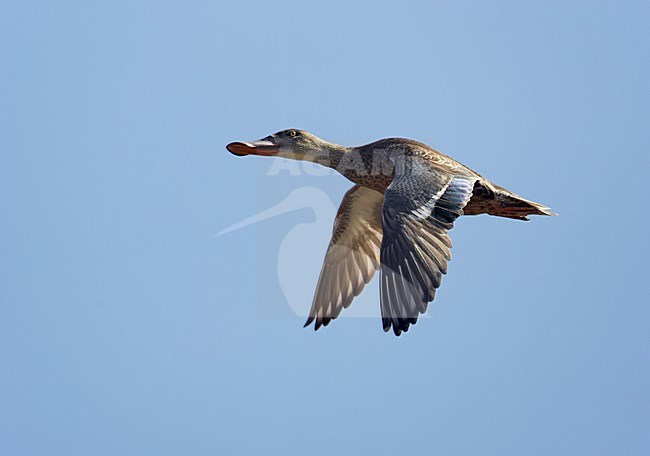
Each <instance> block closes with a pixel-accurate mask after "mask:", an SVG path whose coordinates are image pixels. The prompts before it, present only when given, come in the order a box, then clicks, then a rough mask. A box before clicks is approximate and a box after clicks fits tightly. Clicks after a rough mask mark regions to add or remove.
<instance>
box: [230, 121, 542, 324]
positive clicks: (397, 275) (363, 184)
mask: <svg viewBox="0 0 650 456" xmlns="http://www.w3.org/2000/svg"><path fill="white" fill-rule="evenodd" d="M227 148H228V150H229V151H230V152H232V153H233V154H235V155H273V156H282V157H285V158H293V159H298V160H307V161H312V162H316V163H320V164H322V165H324V166H328V167H331V168H333V169H335V170H337V171H338V172H340V173H341V174H342V175H344V176H345V177H346V178H348V179H349V180H350V181H352V182H354V183H355V184H356V185H355V186H353V187H352V188H351V189H350V190H349V191H348V192H347V193H346V194H345V196H344V198H343V201H342V202H341V205H340V207H339V211H338V213H337V216H336V220H335V222H334V230H333V234H332V239H331V241H330V245H329V248H328V250H327V254H326V256H325V261H324V264H323V268H322V270H321V274H320V278H319V281H318V285H317V287H316V293H315V296H314V302H313V304H312V309H311V311H310V316H309V318H308V320H307V323H306V324H305V326H307V325H309V324H310V323H311V322H312V321H314V320H315V321H316V323H315V329H318V328H319V327H320V326H321V325H323V326H326V325H327V324H328V323H329V322H330V321H331V320H332V319H334V318H336V317H337V316H338V315H339V313H340V312H341V310H342V309H343V308H346V307H348V306H349V305H350V303H351V302H352V299H353V298H354V296H357V295H358V294H359V293H360V292H361V290H362V289H363V287H364V286H365V284H366V283H368V282H369V281H370V280H371V279H372V276H373V275H374V272H375V270H377V269H381V288H380V292H381V293H380V294H381V310H382V320H383V327H384V330H385V331H388V330H389V329H390V328H391V327H392V329H393V331H394V333H395V334H396V335H400V334H401V333H402V332H403V331H404V332H405V331H408V328H409V325H410V324H415V322H416V321H417V317H418V315H419V314H420V313H423V312H425V311H426V308H427V304H428V303H429V302H430V301H432V300H433V298H434V295H435V290H436V289H437V288H438V287H439V286H440V281H441V278H442V275H443V274H445V273H446V272H447V262H448V261H449V260H450V259H451V255H450V249H451V241H450V240H449V237H448V235H447V231H448V230H449V229H451V228H452V227H453V222H454V221H455V220H456V218H458V217H459V216H460V215H476V214H483V213H486V214H490V215H496V216H500V217H508V218H514V219H520V220H527V216H528V215H554V214H553V213H551V212H549V210H548V208H547V207H545V206H542V205H540V204H537V203H533V202H531V201H527V200H525V199H523V198H520V197H519V196H517V195H515V194H513V193H511V192H509V191H508V190H506V189H504V188H502V187H499V186H497V185H494V184H492V183H491V182H489V181H488V180H486V179H484V178H483V177H482V176H481V175H479V174H478V173H476V172H474V171H472V170H471V169H469V168H468V167H466V166H465V165H463V164H461V163H459V162H457V161H456V160H454V159H452V158H450V157H448V156H446V155H444V154H441V153H440V152H438V151H436V150H434V149H432V148H431V147H429V146H427V145H425V144H422V143H419V142H417V141H413V140H410V139H403V138H389V139H382V140H379V141H376V142H373V143H370V144H366V145H364V146H358V147H343V146H339V145H336V144H332V143H328V142H326V141H323V140H321V139H320V138H317V137H315V136H313V135H311V134H309V133H307V132H303V131H299V130H284V131H281V132H278V133H276V134H274V135H271V136H268V137H266V138H264V139H262V140H260V141H256V142H252V143H240V142H239V143H231V144H229V145H228V146H227Z"/></svg>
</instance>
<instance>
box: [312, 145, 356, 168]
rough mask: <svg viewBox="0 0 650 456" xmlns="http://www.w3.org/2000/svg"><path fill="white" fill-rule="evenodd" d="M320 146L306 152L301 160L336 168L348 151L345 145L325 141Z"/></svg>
mask: <svg viewBox="0 0 650 456" xmlns="http://www.w3.org/2000/svg"><path fill="white" fill-rule="evenodd" d="M320 146H321V147H319V148H318V149H312V150H310V151H309V152H307V153H306V154H305V156H304V157H303V160H305V161H310V162H312V163H318V164H319V165H323V166H327V167H328V168H332V169H337V168H338V167H339V164H340V163H341V160H342V159H343V156H344V155H345V154H346V153H347V152H348V148H347V147H344V146H339V145H338V144H333V143H328V142H325V141H323V143H322V144H321V145H320Z"/></svg>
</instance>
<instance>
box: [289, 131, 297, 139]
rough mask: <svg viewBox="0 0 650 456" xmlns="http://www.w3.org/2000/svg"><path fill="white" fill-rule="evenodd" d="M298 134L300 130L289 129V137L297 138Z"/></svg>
mask: <svg viewBox="0 0 650 456" xmlns="http://www.w3.org/2000/svg"><path fill="white" fill-rule="evenodd" d="M296 136H298V132H297V131H296V130H289V137H291V138H295V137H296Z"/></svg>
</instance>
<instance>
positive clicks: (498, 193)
mask: <svg viewBox="0 0 650 456" xmlns="http://www.w3.org/2000/svg"><path fill="white" fill-rule="evenodd" d="M464 213H465V214H466V215H474V214H481V213H487V214H490V215H495V216H497V217H506V218H511V219H516V220H528V216H529V215H549V216H553V215H557V214H554V213H553V212H551V210H550V208H549V207H547V206H544V205H542V204H539V203H535V202H533V201H528V200H527V199H524V198H522V197H520V196H518V195H515V194H514V193H512V192H510V191H508V190H506V189H505V188H503V187H499V186H498V185H494V184H492V183H488V182H485V181H483V182H481V181H478V182H476V184H475V185H474V194H473V195H472V199H471V200H470V202H469V203H468V204H467V206H465V210H464Z"/></svg>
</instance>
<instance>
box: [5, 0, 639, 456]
mask: <svg viewBox="0 0 650 456" xmlns="http://www.w3.org/2000/svg"><path fill="white" fill-rule="evenodd" d="M0 11H1V14H0V24H1V27H0V29H1V30H2V32H1V33H2V37H3V39H2V40H0V59H1V61H2V65H0V185H1V187H0V210H1V212H2V218H1V220H0V234H1V237H2V243H1V250H0V266H1V268H2V274H0V290H2V292H1V294H0V297H1V302H0V363H1V366H2V375H0V453H2V454H11V455H52V454H66V455H77V454H78V455H87V454H97V455H114V454H134V455H135V454H137V455H143V454H155V455H176V454H192V455H212V454H255V453H257V454H259V453H263V454H268V453H273V454H281V453H297V452H300V453H309V454H332V453H343V454H402V453H404V454H412V453H421V452H424V451H426V452H430V453H432V454H444V455H476V454H499V455H509V454H512V455H521V454H526V455H548V454H571V455H600V454H602V455H609V454H625V455H645V454H648V452H650V437H648V433H647V423H648V422H649V421H650V393H649V391H648V385H649V384H650V366H649V364H648V359H650V352H649V350H650V310H649V307H648V303H650V293H649V292H648V287H647V286H646V284H645V281H647V280H648V279H647V271H648V268H647V258H648V254H649V253H650V252H649V249H648V244H649V243H648V239H647V236H648V233H649V232H650V218H649V217H648V215H647V210H646V207H645V206H646V202H647V201H648V197H650V195H649V192H648V187H647V184H646V181H647V176H648V172H649V171H650V167H649V160H648V151H649V150H650V135H649V133H648V125H649V124H650V103H649V102H648V100H650V85H648V80H649V79H650V55H648V54H649V51H648V49H650V48H649V46H648V42H649V38H650V32H649V31H648V27H647V24H648V21H649V20H650V7H649V6H648V3H647V2H625V3H615V2H570V3H569V4H567V2H533V1H526V2H525V1H520V2H516V1H498V2H496V1H495V2H486V1H483V2H460V3H459V2H438V3H435V2H433V3H432V2H422V3H417V2H416V3H410V4H402V3H392V4H389V3H382V4H378V3H371V2H350V3H344V2H334V3H328V4H326V5H325V4H312V3H309V2H307V3H300V2H273V3H269V4H263V3H255V2H232V3H223V2H201V1H196V2H110V3H105V4H100V3H98V2H56V4H55V3H53V2H3V4H2V6H1V7H0ZM289 127H292V128H293V127H295V128H302V129H306V130H309V131H311V132H313V133H314V134H317V135H318V136H321V137H323V138H325V139H328V140H330V141H333V142H338V143H341V144H347V145H354V144H363V143H366V142H370V141H372V140H375V139H378V138H381V137H387V136H406V137H411V138H414V139H418V140H420V141H423V142H426V143H428V144H430V145H432V146H434V147H436V148H438V149H439V150H441V151H443V152H445V153H447V154H449V155H452V156H453V157H455V158H456V159H458V160H460V161H461V162H463V163H465V164H467V165H468V166H470V167H471V168H473V169H475V170H477V171H478V172H480V173H481V174H483V175H484V176H486V177H487V178H488V179H490V180H492V181H493V182H496V183H497V184H499V185H502V186H504V187H506V188H509V189H511V190H512V191H514V192H515V193H518V194H521V195H522V196H524V197H527V198H530V199H533V200H535V201H539V202H541V203H544V204H547V205H549V206H551V207H552V208H553V209H554V210H555V211H556V212H558V213H559V214H560V217H556V218H552V219H551V218H543V219H542V218H539V217H538V218H535V219H534V220H532V221H530V222H528V223H521V222H516V221H512V220H502V219H496V218H493V217H487V216H481V217H467V218H461V219H460V220H459V221H458V222H457V225H456V228H454V230H453V232H452V233H451V235H452V239H453V241H454V250H453V255H454V259H453V261H452V262H451V264H450V271H449V274H448V275H447V276H446V277H445V280H444V282H443V287H442V288H441V290H440V292H439V293H438V296H437V298H436V301H435V302H434V303H433V304H432V305H431V315H430V318H426V319H422V320H421V321H420V322H419V323H418V324H417V325H416V326H415V327H414V328H413V330H412V331H410V332H409V333H408V334H406V335H404V336H402V337H400V338H396V337H394V336H392V335H390V334H384V333H383V331H382V330H381V325H380V321H379V320H378V315H379V303H378V292H377V289H376V288H377V283H376V282H373V283H372V284H370V285H369V286H368V288H367V290H366V292H365V293H364V294H363V295H361V296H360V297H359V298H357V300H356V301H355V303H354V304H353V306H354V307H355V308H359V309H366V310H367V312H366V311H362V312H361V313H364V312H366V313H368V312H369V313H370V314H372V312H375V315H374V316H372V317H368V316H366V317H361V318H341V319H339V320H337V321H336V322H334V323H333V324H332V325H330V326H329V327H327V328H325V329H324V330H323V331H319V332H317V333H314V332H313V331H312V330H307V329H303V328H302V323H303V321H304V319H303V317H302V316H300V313H301V312H303V313H304V312H305V311H306V310H307V309H308V307H309V304H310V300H311V294H312V293H313V289H314V287H315V284H316V277H317V273H318V270H319V268H320V264H321V261H322V257H323V255H324V252H325V248H326V246H327V242H328V241H329V232H330V230H331V223H332V216H333V211H334V210H335V207H336V206H337V205H338V202H339V200H340V198H341V196H342V195H343V193H344V192H345V191H346V190H347V188H349V186H350V183H349V182H347V181H346V180H345V179H344V178H342V177H341V176H337V175H334V174H326V175H320V174H319V175H314V174H318V173H314V172H312V171H313V170H311V171H309V170H307V171H306V170H305V169H304V168H299V172H297V173H293V172H291V171H290V170H288V168H284V169H281V170H280V171H279V172H271V171H270V170H272V169H273V168H272V167H273V166H278V165H277V164H276V165H274V164H273V160H272V159H262V158H258V157H247V158H237V157H234V156H232V155H230V154H228V153H227V152H226V150H225V148H224V146H225V144H226V143H228V142H230V141H233V140H238V139H255V138H259V137H262V136H266V135H267V134H269V133H272V132H274V131H277V130H280V129H284V128H289ZM276 171H277V169H276ZM305 188H307V189H312V193H311V194H312V195H320V196H313V197H310V198H312V199H309V198H307V197H305V196H304V195H307V193H304V192H303V193H300V194H298V196H299V197H298V198H297V199H296V197H294V199H295V200H296V201H298V202H301V201H304V204H303V205H302V206H300V205H298V206H296V205H294V206H292V208H293V209H296V210H292V211H290V212H286V213H282V214H280V215H278V216H276V217H273V218H270V219H267V220H264V221H260V222H259V223H257V224H255V225H251V226H248V227H246V228H243V229H241V230H237V231H233V232H230V233H226V234H223V235H220V236H216V234H217V233H219V232H220V231H221V230H222V229H224V228H226V227H227V226H230V225H232V224H233V223H236V222H238V221H240V220H242V219H245V218H247V217H249V216H251V215H254V214H256V213H258V212H259V211H262V210H266V209H269V208H271V207H274V206H275V205H277V204H280V203H282V202H283V201H286V199H287V198H289V197H290V196H291V194H292V192H294V191H295V190H300V189H303V190H304V189H305ZM301 195H302V196H301ZM320 197H322V201H323V202H322V204H321V203H318V204H316V203H315V202H314V201H315V200H316V199H318V198H320ZM307 199H309V201H306V200H307ZM290 233H292V235H291V236H289V234H290ZM285 240H286V242H285ZM280 271H283V272H280ZM283 287H284V288H283ZM287 287H288V289H289V290H288V291H287ZM287 294H290V295H291V296H292V297H291V298H288V297H287ZM290 301H291V302H290ZM292 302H296V303H297V304H296V306H297V307H296V306H293V305H292ZM301 305H302V306H303V307H302V308H300V306H301Z"/></svg>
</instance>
